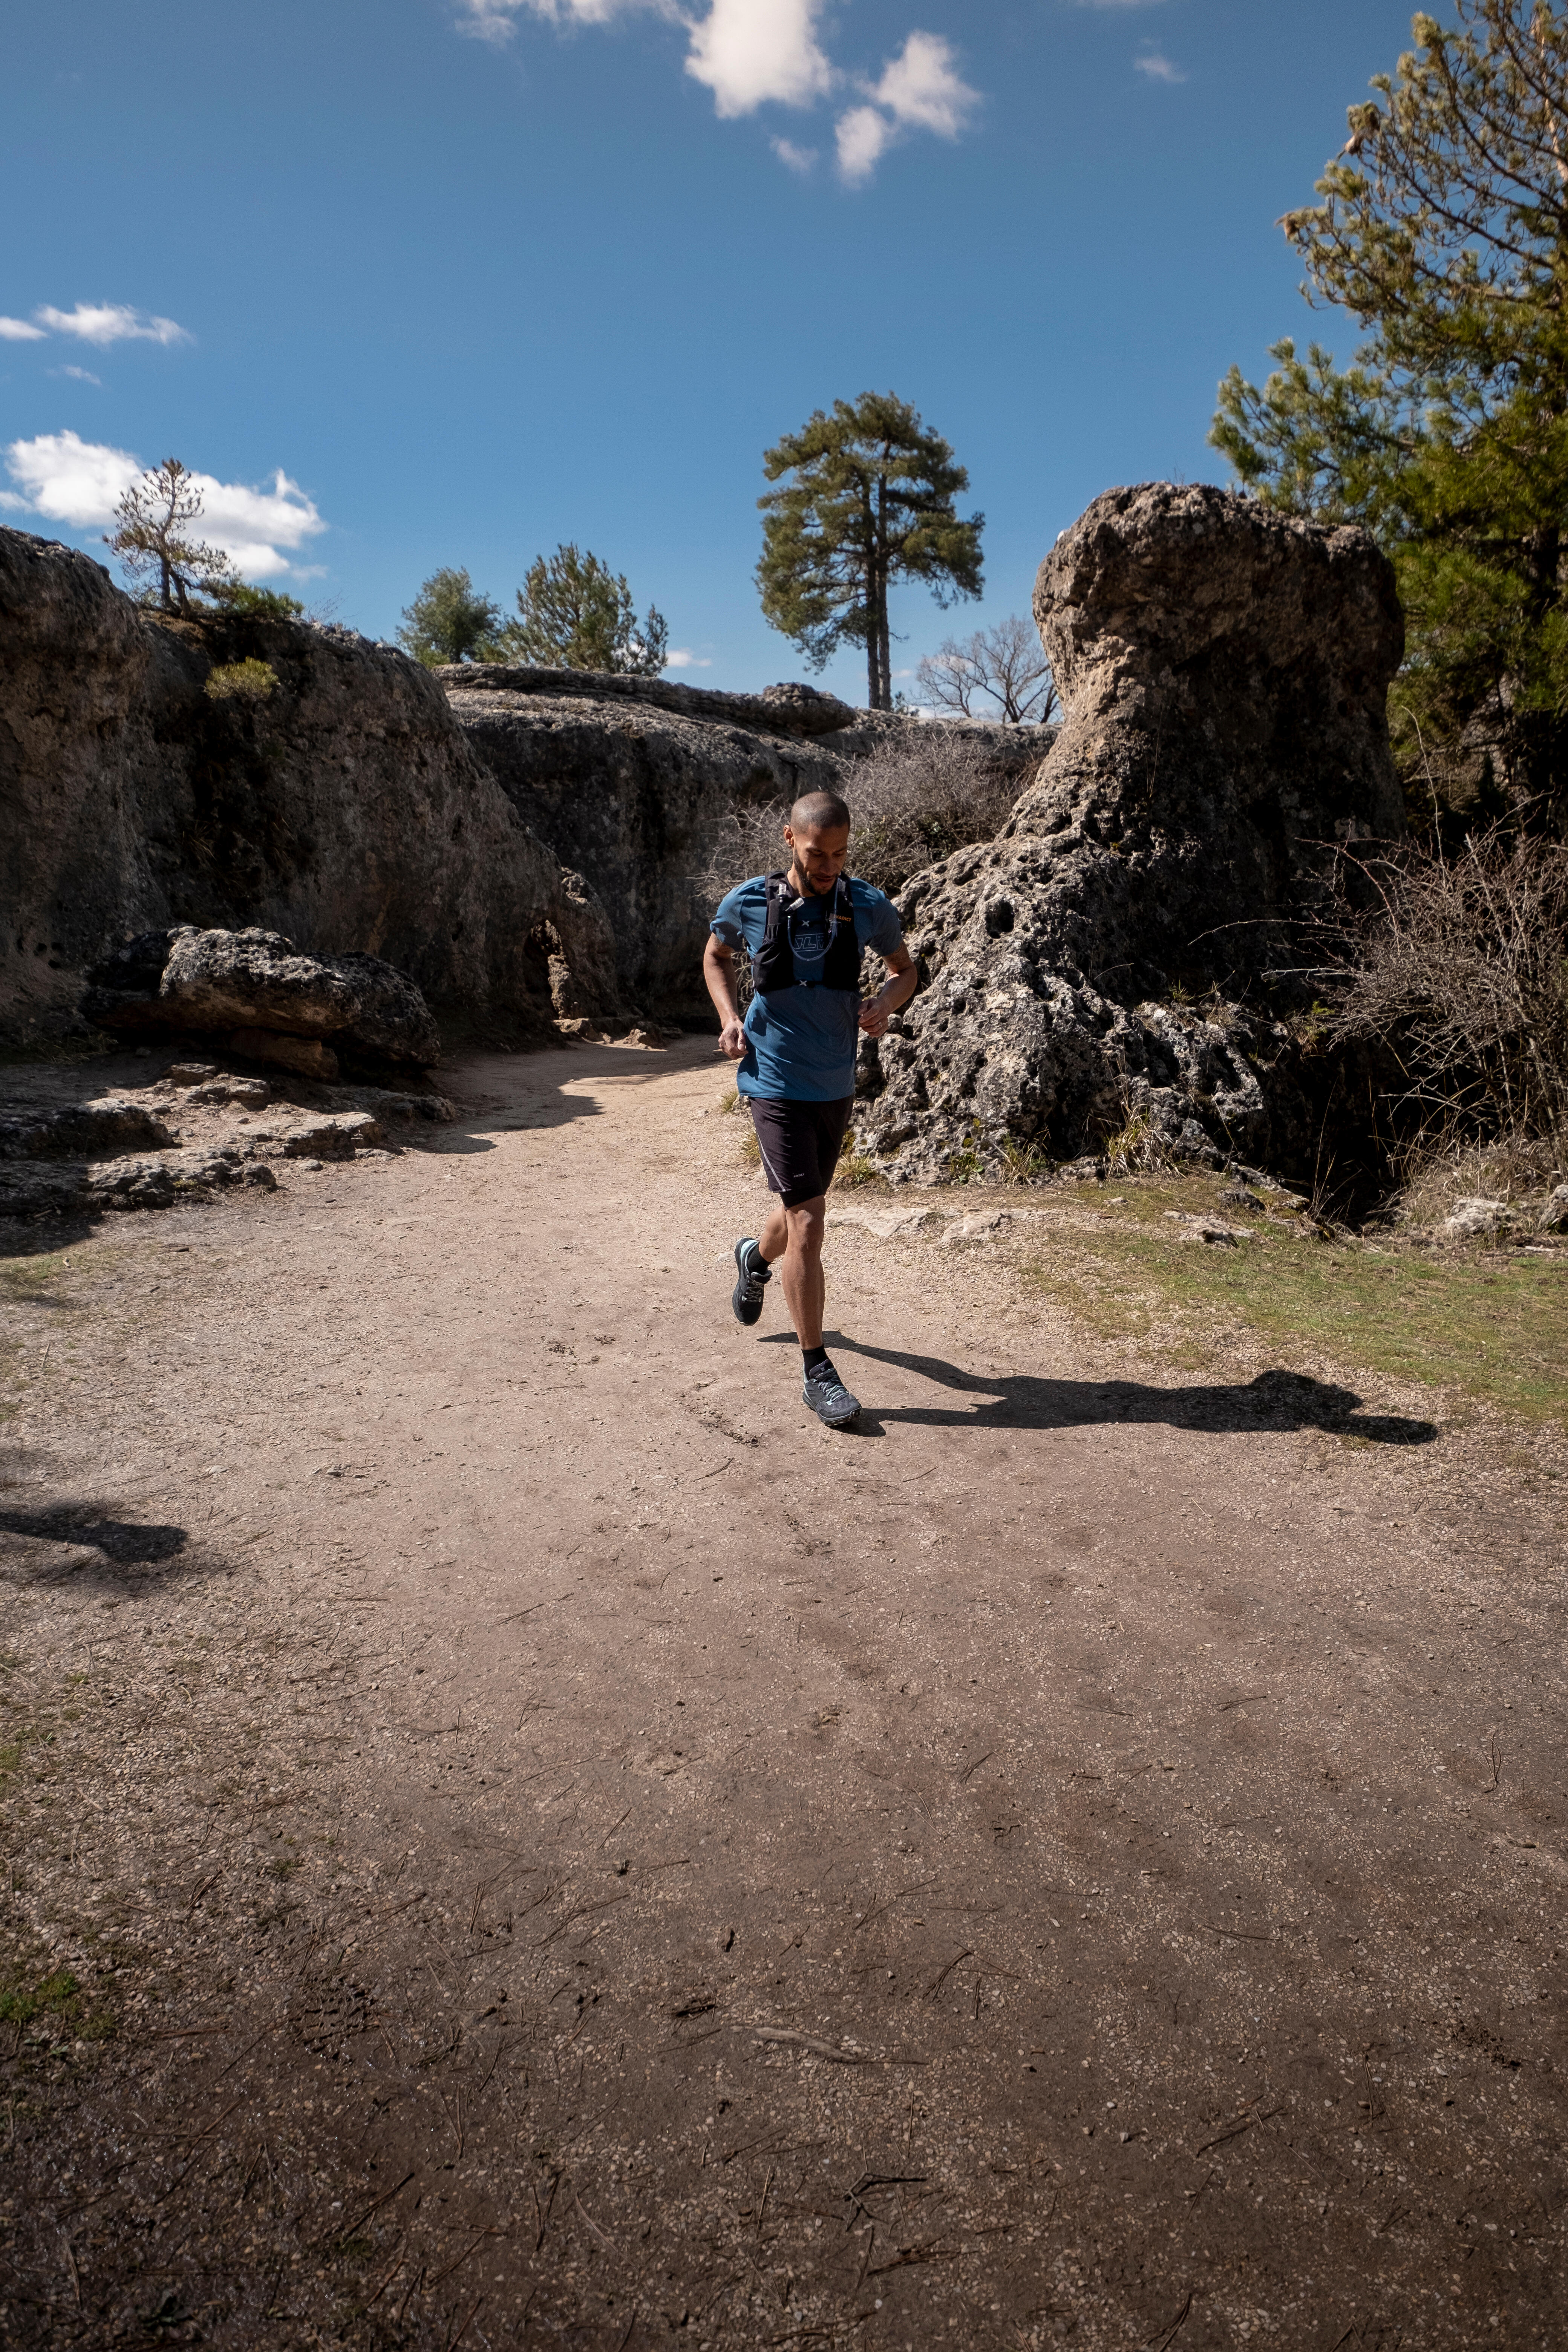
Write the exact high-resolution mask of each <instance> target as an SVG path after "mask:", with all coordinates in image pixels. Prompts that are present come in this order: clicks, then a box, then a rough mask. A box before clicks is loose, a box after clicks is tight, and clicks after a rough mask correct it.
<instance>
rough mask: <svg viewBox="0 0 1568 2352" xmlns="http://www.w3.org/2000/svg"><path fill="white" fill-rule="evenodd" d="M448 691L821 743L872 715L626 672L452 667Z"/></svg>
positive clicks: (826, 700) (771, 693)
mask: <svg viewBox="0 0 1568 2352" xmlns="http://www.w3.org/2000/svg"><path fill="white" fill-rule="evenodd" d="M437 677H439V678H440V679H441V681H442V683H443V684H444V685H445V686H446V687H447V689H448V691H449V690H450V689H451V688H454V687H459V688H468V689H470V690H472V689H474V688H478V689H479V690H481V691H482V690H485V689H489V690H491V691H497V690H499V691H501V692H504V693H507V694H542V695H545V696H547V697H548V698H550V699H551V700H552V701H557V702H559V701H580V702H608V703H620V702H634V703H637V704H638V705H639V706H640V707H641V708H642V709H648V710H668V711H672V712H673V713H674V715H675V716H676V718H678V719H712V720H715V721H717V723H718V724H719V725H720V726H721V727H742V728H746V729H748V730H750V731H751V732H752V734H759V735H794V736H816V735H833V734H837V733H841V732H842V731H843V730H844V729H845V728H853V727H856V726H858V724H859V723H860V721H861V720H862V719H865V718H866V716H867V713H866V712H865V711H862V710H856V709H852V708H851V707H850V705H849V704H848V703H847V702H840V701H839V699H838V698H837V695H833V694H823V693H822V692H820V691H819V689H818V688H816V687H815V686H801V685H798V684H790V685H785V686H764V687H763V690H762V692H761V693H760V694H726V693H722V692H720V691H718V690H716V689H715V688H710V687H700V686H681V685H679V683H677V682H676V681H674V680H672V679H669V678H665V677H627V676H626V674H625V673H624V672H622V671H618V670H598V669H536V668H532V667H522V666H515V667H514V666H513V665H511V664H510V663H505V662H452V663H448V664H447V665H446V666H445V667H442V668H440V669H438V670H437Z"/></svg>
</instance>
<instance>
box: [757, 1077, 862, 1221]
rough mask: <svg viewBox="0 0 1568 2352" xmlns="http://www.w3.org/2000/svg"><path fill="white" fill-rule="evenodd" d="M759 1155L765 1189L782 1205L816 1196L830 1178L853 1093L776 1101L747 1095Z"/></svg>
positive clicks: (793, 1204)
mask: <svg viewBox="0 0 1568 2352" xmlns="http://www.w3.org/2000/svg"><path fill="white" fill-rule="evenodd" d="M747 1099H748V1100H749V1101H750V1103H751V1106H752V1126H753V1127H754V1128H755V1129H756V1130H757V1142H758V1145H759V1146H760V1148H761V1150H762V1155H763V1169H764V1170H765V1171H766V1174H767V1180H768V1190H769V1192H776V1193H777V1194H778V1196H779V1199H780V1200H781V1201H782V1202H784V1207H785V1208H786V1209H798V1208H799V1207H800V1205H801V1202H803V1201H815V1200H817V1199H819V1198H820V1196H821V1195H822V1194H823V1193H824V1192H826V1190H827V1188H828V1186H829V1184H831V1183H832V1181H833V1171H834V1169H835V1168H836V1167H837V1162H838V1155H839V1153H840V1151H842V1150H843V1149H844V1130H845V1129H846V1128H847V1126H848V1124H849V1113H850V1111H851V1110H852V1109H853V1108H854V1104H855V1097H854V1096H853V1095H846V1096H845V1097H844V1099H843V1101H842V1102H775V1101H773V1099H772V1098H771V1097H770V1098H768V1099H765V1100H764V1098H763V1097H762V1096H760V1095H752V1096H749V1097H747Z"/></svg>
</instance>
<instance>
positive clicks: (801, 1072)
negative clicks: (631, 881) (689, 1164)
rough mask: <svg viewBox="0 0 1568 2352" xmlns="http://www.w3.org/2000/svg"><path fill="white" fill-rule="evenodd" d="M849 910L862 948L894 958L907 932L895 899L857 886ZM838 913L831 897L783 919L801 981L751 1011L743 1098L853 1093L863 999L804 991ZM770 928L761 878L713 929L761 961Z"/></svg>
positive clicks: (837, 991)
mask: <svg viewBox="0 0 1568 2352" xmlns="http://www.w3.org/2000/svg"><path fill="white" fill-rule="evenodd" d="M849 904H850V908H851V909H852V911H853V913H854V917H855V939H856V942H857V944H858V946H859V947H860V948H861V949H862V950H864V949H866V948H868V947H869V948H875V949H876V950H877V953H878V954H879V956H890V955H894V954H896V953H897V951H898V950H899V949H900V947H902V945H903V943H904V932H903V926H902V924H901V923H900V920H899V919H898V916H897V915H896V914H895V913H894V911H893V904H892V900H891V899H890V898H888V897H886V896H885V894H884V893H883V892H882V891H880V890H878V889H874V888H873V887H872V886H871V884H870V883H869V882H860V881H855V880H852V881H851V882H850V885H849ZM832 911H833V893H832V892H831V891H829V892H828V894H827V896H826V898H808V899H807V900H806V901H805V905H804V906H803V907H802V908H799V910H798V911H797V912H796V913H795V914H793V915H785V916H782V917H781V918H780V920H781V921H784V922H787V923H788V925H789V943H790V950H791V952H792V953H793V955H794V957H795V972H796V975H797V977H796V980H795V986H794V987H793V988H774V989H770V990H769V992H768V993H767V995H766V996H753V997H752V1001H751V1003H750V1004H749V1005H748V1006H747V1008H746V1020H745V1030H746V1051H745V1054H744V1055H743V1056H742V1061H741V1065H740V1068H739V1070H738V1072H737V1074H736V1078H735V1084H736V1086H737V1087H739V1089H740V1091H741V1093H742V1094H743V1095H757V1096H760V1097H763V1100H765V1101H769V1102H842V1101H843V1100H844V1099H845V1097H846V1096H847V1095H852V1094H853V1093H854V1091H855V1048H856V1045H857V1044H858V1035H859V1030H858V1023H859V1017H860V999H859V997H858V995H855V994H852V993H851V992H849V991H848V990H847V989H843V988H821V987H816V988H808V987H804V986H803V985H802V984H801V983H802V982H803V981H808V980H811V979H812V978H814V977H815V975H816V972H817V971H820V970H821V968H822V965H823V962H824V961H825V959H826V954H827V919H828V917H829V915H830V914H831V913H832ZM767 924H768V885H767V877H766V876H765V875H762V874H757V875H753V876H752V879H751V881H749V882H742V883H741V884H739V885H738V887H736V888H735V889H733V890H731V892H730V894H729V896H728V897H727V898H722V899H721V901H720V903H719V911H718V913H717V914H716V915H715V916H714V918H713V923H712V929H713V930H714V932H715V933H716V934H717V936H718V937H719V938H720V939H721V940H723V942H724V944H725V946H726V947H727V948H737V949H738V948H742V947H743V948H744V949H745V950H747V952H748V954H751V955H755V953H756V951H757V950H758V949H759V948H760V947H761V946H762V944H763V933H764V932H765V931H766V929H767Z"/></svg>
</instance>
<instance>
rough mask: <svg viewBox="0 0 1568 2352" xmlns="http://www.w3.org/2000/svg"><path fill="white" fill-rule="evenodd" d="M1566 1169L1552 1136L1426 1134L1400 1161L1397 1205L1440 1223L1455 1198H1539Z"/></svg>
mask: <svg viewBox="0 0 1568 2352" xmlns="http://www.w3.org/2000/svg"><path fill="white" fill-rule="evenodd" d="M1562 1172H1563V1154H1562V1152H1561V1150H1560V1149H1559V1146H1558V1144H1557V1142H1556V1141H1555V1140H1554V1139H1551V1138H1541V1137H1521V1136H1500V1137H1497V1138H1496V1139H1494V1140H1492V1141H1491V1142H1489V1143H1478V1142H1477V1141H1476V1140H1475V1139H1474V1138H1473V1137H1467V1136H1465V1135H1462V1134H1452V1133H1450V1134H1442V1133H1436V1134H1428V1135H1425V1136H1423V1137H1422V1138H1421V1139H1420V1140H1419V1141H1418V1142H1417V1143H1415V1145H1413V1146H1412V1147H1411V1149H1410V1150H1407V1151H1405V1152H1402V1153H1401V1154H1400V1155H1399V1159H1398V1160H1397V1163H1396V1169H1395V1173H1396V1178H1397V1184H1398V1194H1399V1208H1400V1211H1401V1212H1402V1213H1403V1214H1404V1216H1405V1218H1407V1219H1408V1221H1409V1222H1410V1223H1412V1224H1414V1225H1420V1226H1431V1225H1438V1224H1440V1223H1442V1221H1443V1219H1444V1218H1445V1217H1447V1215H1448V1213H1449V1212H1450V1211H1451V1210H1452V1208H1453V1205H1454V1203H1455V1202H1456V1201H1462V1200H1483V1201H1506V1202H1508V1203H1509V1205H1510V1207H1523V1206H1526V1205H1528V1204H1531V1203H1533V1202H1539V1201H1540V1200H1542V1198H1543V1197H1544V1195H1545V1194H1546V1193H1548V1192H1551V1190H1552V1186H1553V1185H1554V1184H1555V1183H1556V1182H1557V1181H1558V1180H1559V1178H1560V1176H1561V1174H1562Z"/></svg>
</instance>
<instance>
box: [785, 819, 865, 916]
mask: <svg viewBox="0 0 1568 2352" xmlns="http://www.w3.org/2000/svg"><path fill="white" fill-rule="evenodd" d="M784 839H785V841H786V842H787V843H788V844H789V849H790V856H791V858H792V859H793V861H794V865H795V872H796V873H797V874H798V875H799V877H800V878H801V880H802V881H803V882H804V883H805V887H806V888H807V889H808V890H809V891H810V892H811V893H812V895H813V896H814V897H815V898H826V896H827V893H828V892H829V891H830V890H831V889H832V887H833V886H834V884H835V883H836V882H837V879H838V877H839V876H840V875H841V874H842V873H843V871H844V868H845V865H846V864H847V860H848V856H849V827H848V826H847V824H836V825H820V824H805V825H802V826H801V827H800V828H799V830H798V831H797V830H796V828H795V826H794V825H793V824H786V825H785V827H784Z"/></svg>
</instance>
